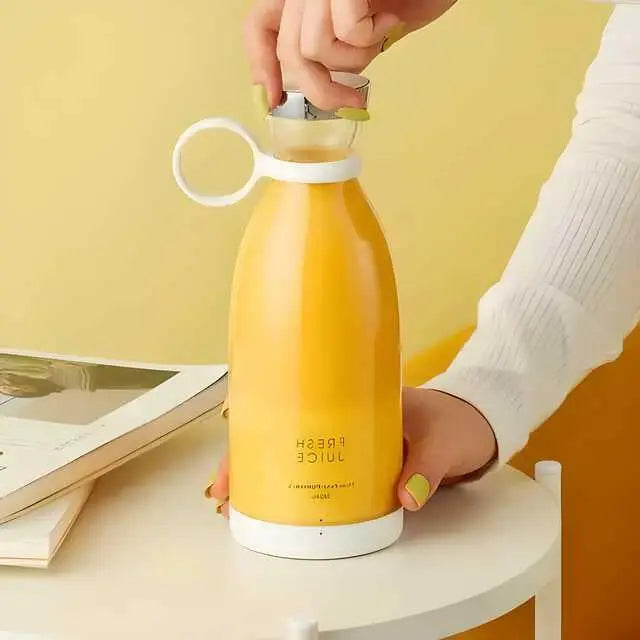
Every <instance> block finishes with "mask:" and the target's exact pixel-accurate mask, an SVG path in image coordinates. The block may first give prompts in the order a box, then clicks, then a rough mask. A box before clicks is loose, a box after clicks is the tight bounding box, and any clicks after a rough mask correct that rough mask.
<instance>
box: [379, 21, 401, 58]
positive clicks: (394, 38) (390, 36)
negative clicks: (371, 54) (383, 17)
mask: <svg viewBox="0 0 640 640" xmlns="http://www.w3.org/2000/svg"><path fill="white" fill-rule="evenodd" d="M404 29H405V24H404V22H401V23H400V24H397V25H396V26H395V27H391V29H390V30H389V33H387V36H386V38H385V39H384V41H383V42H382V51H386V50H387V49H388V48H389V47H390V46H391V45H393V44H395V43H396V42H398V40H400V38H402V36H403V35H404Z"/></svg>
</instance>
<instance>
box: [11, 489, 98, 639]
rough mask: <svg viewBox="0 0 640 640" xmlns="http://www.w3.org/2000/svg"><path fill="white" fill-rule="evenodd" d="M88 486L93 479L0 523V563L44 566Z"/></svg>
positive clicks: (63, 537) (78, 511)
mask: <svg viewBox="0 0 640 640" xmlns="http://www.w3.org/2000/svg"><path fill="white" fill-rule="evenodd" d="M92 488H93V483H91V482H88V483H86V484H84V485H83V486H81V487H79V488H78V489H75V490H74V491H72V492H70V493H68V494H67V495H65V496H63V497H61V498H58V499H57V500H54V501H52V502H49V503H48V504H45V505H44V506H42V507H39V508H38V509H34V510H32V511H30V512H29V513H27V514H25V515H24V516H22V517H21V518H16V519H15V520H11V521H10V522H5V524H0V565H5V566H17V567H34V568H46V567H48V566H49V563H50V562H51V560H53V557H54V556H55V554H56V552H57V551H58V549H59V548H60V546H61V545H62V543H63V542H64V539H65V538H66V537H67V534H68V533H69V531H70V530H71V527H72V526H73V524H74V522H75V521H76V518H77V517H78V515H79V514H80V512H81V511H82V508H83V507H84V504H85V502H86V501H87V498H88V497H89V495H90V494H91V490H92ZM0 640H1V638H0Z"/></svg>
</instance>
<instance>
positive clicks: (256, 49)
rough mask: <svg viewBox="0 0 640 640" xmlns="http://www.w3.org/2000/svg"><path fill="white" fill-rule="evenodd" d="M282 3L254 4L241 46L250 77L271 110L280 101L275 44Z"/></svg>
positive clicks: (278, 67)
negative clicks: (263, 91) (262, 92)
mask: <svg viewBox="0 0 640 640" xmlns="http://www.w3.org/2000/svg"><path fill="white" fill-rule="evenodd" d="M283 2H284V0H270V1H269V2H258V3H257V4H256V5H255V7H254V9H253V10H252V11H251V13H250V14H249V16H248V17H247V20H246V21H245V25H244V43H245V49H246V51H247V55H248V58H249V66H250V67H251V76H252V78H253V81H254V82H255V83H256V84H261V85H262V86H263V87H264V88H265V90H266V92H267V99H268V101H269V107H270V108H272V109H273V108H274V107H276V106H278V104H280V100H281V98H282V70H281V69H280V62H279V61H278V56H277V54H276V44H277V39H278V29H279V27H280V17H281V15H282V7H283Z"/></svg>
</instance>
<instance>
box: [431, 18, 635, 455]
mask: <svg viewBox="0 0 640 640" xmlns="http://www.w3.org/2000/svg"><path fill="white" fill-rule="evenodd" d="M639 312H640V7H620V8H618V9H616V11H615V12H614V15H613V17H612V19H611V21H610V24H609V25H608V28H607V30H606V32H605V35H604V37H603V42H602V45H601V49H600V51H599V53H598V56H597V58H596V60H595V61H594V63H593V65H592V66H591V68H590V70H589V73H588V74H587V79H586V82H585V86H584V89H583V91H582V94H581V96H580V99H579V101H578V113H577V115H576V118H575V121H574V129H573V136H572V139H571V141H570V143H569V144H568V146H567V148H566V149H565V151H564V153H563V155H562V156H561V158H560V159H559V161H558V163H557V165H556V167H555V169H554V171H553V173H552V175H551V177H550V179H549V180H548V182H547V183H546V185H545V186H544V188H543V189H542V191H541V194H540V198H539V201H538V205H537V208H536V210H535V212H534V214H533V216H532V218H531V220H530V222H529V224H528V226H527V229H526V231H525V233H524V235H523V237H522V239H521V241H520V243H519V245H518V247H517V249H516V251H515V253H514V255H513V257H512V259H511V261H510V263H509V265H508V267H507V269H506V271H505V273H504V275H503V277H502V278H501V280H500V282H499V283H498V284H497V285H496V286H494V287H493V288H492V289H491V290H490V291H489V292H488V293H487V294H486V295H485V296H484V298H483V299H482V301H481V303H480V306H479V315H478V325H477V330H476V332H475V333H474V335H473V336H472V338H471V339H470V341H469V342H468V343H467V345H466V346H465V347H464V349H463V350H462V351H461V353H460V354H459V356H458V357H457V359H456V360H455V361H454V363H453V364H452V366H451V368H450V369H449V370H448V371H447V372H446V373H445V374H444V375H443V376H440V377H438V378H436V379H435V380H433V381H431V382H430V383H429V384H428V385H427V386H429V387H431V388H435V389H440V390H442V391H446V392H448V393H451V394H453V395H457V396H459V397H461V398H463V399H465V400H467V401H468V402H470V403H471V404H473V405H474V406H476V407H477V408H478V409H479V410H480V411H481V412H482V413H483V414H484V415H485V417H486V418H487V419H488V421H489V422H490V423H491V425H492V427H493V428H494V430H495V432H496V437H497V440H498V448H499V454H500V462H501V463H503V462H506V461H507V460H508V459H509V458H510V457H511V456H512V455H513V453H515V452H516V451H517V450H519V449H520V448H522V446H524V444H525V443H526V441H527V438H528V436H529V433H530V432H531V431H532V430H533V429H535V428H536V427H537V426H538V425H539V424H541V423H542V422H543V421H544V420H545V419H546V418H547V417H548V416H549V415H550V414H551V413H553V412H554V411H555V410H556V409H557V408H558V406H559V405H560V404H561V403H562V402H563V400H564V399H565V397H566V395H567V394H568V393H569V392H570V391H571V390H572V389H573V388H574V387H575V386H576V385H577V384H578V383H579V382H580V381H581V380H582V379H583V378H584V377H585V376H586V375H587V374H588V373H589V372H590V371H591V370H593V369H594V368H596V367H598V366H600V365H601V364H603V363H605V362H607V361H610V360H613V359H615V358H616V357H617V356H618V355H619V354H620V352H621V349H622V343H623V340H624V338H625V336H626V335H627V334H628V333H629V332H630V331H631V330H632V328H633V327H634V326H635V324H636V323H637V321H638V314H639Z"/></svg>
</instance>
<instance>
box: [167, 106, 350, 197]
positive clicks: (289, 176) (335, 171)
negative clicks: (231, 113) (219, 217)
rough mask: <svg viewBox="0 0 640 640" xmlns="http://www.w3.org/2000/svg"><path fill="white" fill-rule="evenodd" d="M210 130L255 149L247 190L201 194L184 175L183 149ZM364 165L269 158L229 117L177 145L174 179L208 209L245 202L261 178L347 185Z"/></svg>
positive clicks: (200, 126)
mask: <svg viewBox="0 0 640 640" xmlns="http://www.w3.org/2000/svg"><path fill="white" fill-rule="evenodd" d="M206 129H226V130H227V131H231V132H233V133H237V134H238V135H239V136H240V137H241V138H242V139H243V140H244V141H245V142H246V143H247V144H248V145H249V147H251V151H252V153H253V169H252V171H251V175H250V176H249V179H248V180H247V182H246V183H245V185H244V186H243V187H241V188H240V189H238V190H237V191H235V192H234V193H229V194H227V195H224V196H212V195H206V194H204V193H198V192H197V191H196V190H195V189H193V188H192V187H190V186H189V183H188V182H187V181H186V179H185V177H184V176H183V175H182V166H181V160H182V149H183V147H184V145H185V144H186V143H187V142H188V141H189V140H190V139H191V138H193V136H195V135H196V134H198V133H200V132H201V131H205V130H206ZM361 168H362V163H361V162H360V159H359V158H358V157H357V156H355V155H349V156H347V157H346V158H344V159H342V160H335V161H332V162H289V161H286V160H280V159H278V158H275V157H274V156H270V155H267V154H266V153H264V152H263V151H261V150H260V148H259V147H258V144H257V142H256V141H255V140H254V138H253V137H252V135H251V134H250V133H249V132H248V131H247V130H246V129H245V128H244V127H243V126H242V125H240V124H238V123H237V122H236V121H235V120H230V119H229V118H205V119H204V120H200V122H196V123H195V124H192V125H191V126H190V127H189V128H188V129H187V130H186V131H185V132H184V133H183V134H182V135H181V136H180V137H179V138H178V141H177V142H176V146H175V148H174V150H173V176H174V178H175V179H176V182H177V183H178V186H179V187H180V189H182V191H183V192H184V193H185V194H186V195H187V196H189V198H191V199H192V200H195V201H196V202H198V203H199V204H203V205H205V206H207V207H225V206H227V205H229V204H235V203H236V202H238V201H239V200H242V198H244V197H245V196H246V195H247V194H248V193H249V191H251V189H253V187H254V186H255V185H256V183H257V182H258V180H260V178H272V179H274V180H281V181H284V182H298V183H303V184H327V183H332V182H344V181H346V180H350V179H352V178H355V177H357V176H358V175H359V174H360V170H361Z"/></svg>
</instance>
